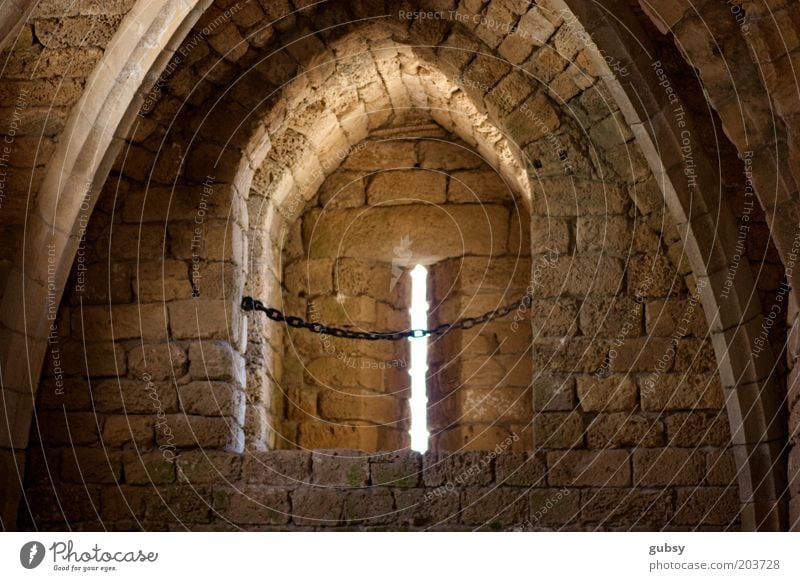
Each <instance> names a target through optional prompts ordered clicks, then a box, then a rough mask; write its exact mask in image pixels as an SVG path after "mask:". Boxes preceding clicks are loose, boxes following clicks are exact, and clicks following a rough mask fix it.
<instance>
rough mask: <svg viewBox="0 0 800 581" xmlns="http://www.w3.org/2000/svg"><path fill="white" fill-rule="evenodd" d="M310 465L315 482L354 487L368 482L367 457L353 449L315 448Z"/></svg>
mask: <svg viewBox="0 0 800 581" xmlns="http://www.w3.org/2000/svg"><path fill="white" fill-rule="evenodd" d="M311 467H312V470H311V478H312V482H314V483H315V484H321V485H325V486H337V485H338V486H352V487H355V486H366V485H367V484H368V483H369V457H368V456H367V455H365V454H362V453H360V452H358V451H355V450H315V451H314V452H313V453H312V455H311Z"/></svg>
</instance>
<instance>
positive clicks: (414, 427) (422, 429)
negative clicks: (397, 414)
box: [408, 264, 428, 452]
mask: <svg viewBox="0 0 800 581" xmlns="http://www.w3.org/2000/svg"><path fill="white" fill-rule="evenodd" d="M427 289H428V269H426V268H425V267H424V266H422V265H421V264H418V265H417V266H415V267H414V269H413V270H412V271H411V328H412V329H427V328H428V301H427V298H428V297H427V294H428V292H427ZM409 341H410V342H411V367H410V368H409V370H408V373H409V374H410V375H411V402H410V407H411V431H410V432H409V433H410V434H411V449H412V450H416V451H417V452H425V451H426V450H427V449H428V411H427V408H428V395H427V393H426V391H427V389H426V385H425V376H426V375H427V371H428V339H427V338H425V337H412V338H411V339H409Z"/></svg>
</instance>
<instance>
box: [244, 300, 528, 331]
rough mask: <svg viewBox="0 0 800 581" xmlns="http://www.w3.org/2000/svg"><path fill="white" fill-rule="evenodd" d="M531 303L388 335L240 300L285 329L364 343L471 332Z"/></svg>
mask: <svg viewBox="0 0 800 581" xmlns="http://www.w3.org/2000/svg"><path fill="white" fill-rule="evenodd" d="M531 300H532V299H531V296H530V295H529V294H526V295H524V296H523V297H522V298H520V299H519V300H517V301H514V302H513V303H509V304H507V305H505V306H504V307H500V308H499V309H495V310H493V311H489V312H487V313H484V314H483V315H481V316H480V317H464V318H463V319H459V320H457V321H456V322H455V323H452V324H448V323H443V324H441V325H439V326H437V327H434V328H433V329H408V330H406V331H389V332H379V331H355V330H353V329H344V328H341V327H331V326H328V325H323V324H322V323H318V322H310V321H306V320H305V319H303V318H301V317H295V316H292V315H285V314H284V313H283V311H281V310H279V309H276V308H273V307H265V306H264V303H262V302H261V301H259V300H256V299H254V298H253V297H244V298H243V299H242V309H244V310H245V311H260V312H262V313H264V314H265V315H267V318H268V319H270V320H272V321H277V322H279V323H286V324H287V325H288V326H290V327H292V328H294V329H306V330H307V331H311V332H312V333H319V334H321V335H331V336H333V337H339V338H342V339H364V340H366V341H378V340H386V341H400V340H401V339H409V338H412V337H413V338H420V337H428V336H429V335H433V336H435V337H440V336H442V335H445V334H446V333H449V332H450V331H455V330H458V329H464V330H466V329H471V328H472V327H474V326H475V325H483V324H484V323H489V322H490V321H494V320H495V319H500V318H502V317H505V316H507V315H508V314H509V313H512V312H513V311H516V310H517V309H520V308H522V307H525V308H528V307H529V306H530V305H531Z"/></svg>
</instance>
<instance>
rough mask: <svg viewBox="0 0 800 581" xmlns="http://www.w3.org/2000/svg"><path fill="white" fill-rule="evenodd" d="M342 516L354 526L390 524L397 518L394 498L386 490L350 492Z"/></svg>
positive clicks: (369, 489) (372, 489) (370, 489)
mask: <svg viewBox="0 0 800 581" xmlns="http://www.w3.org/2000/svg"><path fill="white" fill-rule="evenodd" d="M342 516H343V518H344V520H346V521H349V522H351V523H353V524H362V523H363V524H383V523H390V522H392V521H393V520H394V518H395V511H394V497H393V496H392V493H391V491H390V490H388V489H385V488H368V489H364V490H350V491H348V492H347V496H346V498H345V501H344V510H343V513H342Z"/></svg>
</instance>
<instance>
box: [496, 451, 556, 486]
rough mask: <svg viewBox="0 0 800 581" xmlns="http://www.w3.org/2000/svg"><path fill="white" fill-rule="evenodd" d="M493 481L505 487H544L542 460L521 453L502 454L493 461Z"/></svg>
mask: <svg viewBox="0 0 800 581" xmlns="http://www.w3.org/2000/svg"><path fill="white" fill-rule="evenodd" d="M494 466H495V480H496V482H497V484H499V485H505V486H535V487H543V486H545V470H546V464H545V460H544V458H542V457H540V456H535V455H532V454H527V453H523V452H504V453H502V454H498V455H497V458H496V459H495V463H494Z"/></svg>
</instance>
